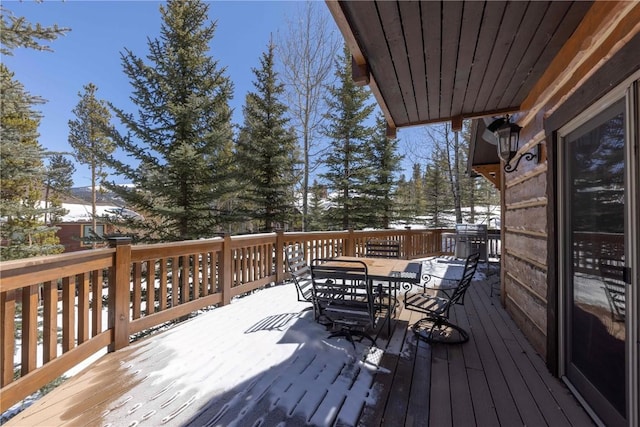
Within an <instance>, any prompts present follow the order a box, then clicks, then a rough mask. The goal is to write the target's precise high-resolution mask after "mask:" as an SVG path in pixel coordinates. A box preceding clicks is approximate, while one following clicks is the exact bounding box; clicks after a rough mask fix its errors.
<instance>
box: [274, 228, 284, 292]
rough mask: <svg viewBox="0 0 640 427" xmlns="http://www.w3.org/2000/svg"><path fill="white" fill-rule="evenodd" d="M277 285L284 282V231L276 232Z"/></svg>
mask: <svg viewBox="0 0 640 427" xmlns="http://www.w3.org/2000/svg"><path fill="white" fill-rule="evenodd" d="M275 250H276V283H282V282H284V270H285V268H284V255H283V254H284V231H283V230H278V231H276V248H275Z"/></svg>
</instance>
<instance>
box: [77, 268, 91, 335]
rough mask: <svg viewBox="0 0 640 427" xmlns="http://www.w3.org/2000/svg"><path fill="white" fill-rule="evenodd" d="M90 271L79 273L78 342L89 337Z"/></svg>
mask: <svg viewBox="0 0 640 427" xmlns="http://www.w3.org/2000/svg"><path fill="white" fill-rule="evenodd" d="M88 274H89V273H80V274H78V276H77V278H78V344H82V343H83V342H85V341H87V340H88V339H89V276H88Z"/></svg>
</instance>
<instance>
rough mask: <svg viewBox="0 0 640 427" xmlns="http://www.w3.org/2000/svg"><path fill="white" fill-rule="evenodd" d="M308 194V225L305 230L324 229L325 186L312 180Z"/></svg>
mask: <svg viewBox="0 0 640 427" xmlns="http://www.w3.org/2000/svg"><path fill="white" fill-rule="evenodd" d="M309 195H310V196H311V197H310V198H309V226H308V230H307V231H320V230H326V229H327V227H326V224H325V220H324V216H325V205H324V203H325V202H326V200H327V188H326V187H325V186H323V185H320V184H319V183H318V181H316V180H314V181H313V184H312V185H311V188H310V192H309Z"/></svg>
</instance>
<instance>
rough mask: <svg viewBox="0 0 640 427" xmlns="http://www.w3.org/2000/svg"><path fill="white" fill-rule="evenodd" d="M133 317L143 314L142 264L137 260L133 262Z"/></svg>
mask: <svg viewBox="0 0 640 427" xmlns="http://www.w3.org/2000/svg"><path fill="white" fill-rule="evenodd" d="M132 282H133V283H132V285H133V318H134V319H139V318H140V315H141V307H140V306H141V304H142V264H141V263H139V262H136V263H134V264H133V280H132Z"/></svg>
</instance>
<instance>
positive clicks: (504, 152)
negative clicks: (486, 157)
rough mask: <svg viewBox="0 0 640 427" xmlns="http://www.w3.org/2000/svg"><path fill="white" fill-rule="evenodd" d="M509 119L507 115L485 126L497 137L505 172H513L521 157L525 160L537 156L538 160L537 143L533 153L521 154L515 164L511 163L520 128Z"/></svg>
mask: <svg viewBox="0 0 640 427" xmlns="http://www.w3.org/2000/svg"><path fill="white" fill-rule="evenodd" d="M509 119H510V117H509V115H507V116H506V117H505V118H499V119H496V120H494V121H493V123H491V124H490V125H489V126H487V129H489V130H490V131H491V132H493V133H494V134H495V136H496V138H497V139H498V144H497V148H498V157H500V158H501V159H502V160H503V161H504V163H505V165H504V171H505V172H506V173H510V172H514V171H515V170H516V169H518V165H519V164H520V160H522V158H523V157H524V159H525V160H533V159H535V158H538V161H539V160H540V144H537V145H536V146H535V149H534V152H533V153H531V152H527V153H524V154H521V155H520V157H518V161H517V162H516V164H515V165H511V160H513V158H514V157H515V156H516V154H517V153H518V142H519V141H520V130H521V129H522V128H521V127H520V126H518V125H517V124H515V123H511V121H510V120H509Z"/></svg>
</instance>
